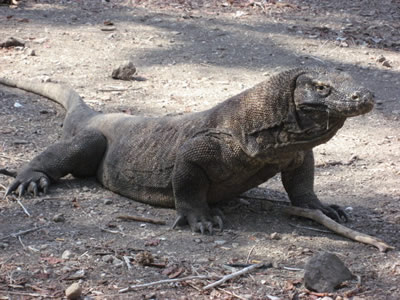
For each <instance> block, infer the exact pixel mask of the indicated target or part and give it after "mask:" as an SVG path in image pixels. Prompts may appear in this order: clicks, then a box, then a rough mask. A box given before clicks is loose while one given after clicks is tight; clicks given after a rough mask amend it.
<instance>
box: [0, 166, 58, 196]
mask: <svg viewBox="0 0 400 300" xmlns="http://www.w3.org/2000/svg"><path fill="white" fill-rule="evenodd" d="M49 185H50V179H49V177H48V176H46V174H44V173H42V172H37V171H34V170H32V169H29V168H28V169H25V170H23V171H22V172H20V173H18V174H17V176H16V178H15V180H14V181H13V182H12V183H11V184H10V186H9V187H8V189H7V191H6V194H5V196H8V195H10V194H11V193H12V192H15V193H16V194H17V195H18V196H19V197H21V196H23V195H24V194H25V193H26V192H28V193H32V194H33V196H35V197H36V196H37V195H38V194H39V191H42V192H43V194H46V193H47V189H48V187H49Z"/></svg>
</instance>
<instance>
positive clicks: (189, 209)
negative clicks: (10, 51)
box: [0, 68, 374, 233]
mask: <svg viewBox="0 0 400 300" xmlns="http://www.w3.org/2000/svg"><path fill="white" fill-rule="evenodd" d="M0 83H3V84H6V85H9V86H14V87H18V88H22V89H25V90H28V91H31V92H34V93H37V94H40V95H43V96H46V97H48V98H50V99H52V100H53V101H56V102H58V103H60V104H61V105H63V106H64V108H66V109H67V115H66V118H65V120H64V137H63V139H62V140H61V141H60V142H58V143H56V144H54V145H52V146H50V147H49V148H47V149H46V150H45V151H44V152H42V153H41V154H39V155H38V156H37V157H35V158H34V159H33V160H32V161H31V162H30V163H28V164H27V165H26V166H25V167H23V168H22V169H21V170H20V171H19V172H18V175H17V177H16V179H15V180H14V182H12V183H11V184H10V186H9V188H8V190H7V192H6V194H7V195H8V194H10V193H12V192H16V193H17V194H19V195H20V196H22V195H24V194H25V193H26V192H27V191H28V192H31V193H33V194H35V195H37V194H38V192H40V191H43V192H46V191H47V189H48V187H49V185H50V184H51V183H52V182H53V181H56V180H58V179H59V178H61V177H63V176H65V175H67V174H73V175H74V176H78V177H84V176H94V175H96V176H97V179H98V180H99V181H100V182H101V183H102V184H103V185H104V186H105V187H106V188H108V189H110V190H112V191H114V192H116V193H119V194H121V195H124V196H127V197H129V198H132V199H134V200H137V201H141V202H144V203H148V204H151V205H158V206H164V207H175V208H176V210H177V218H176V221H175V222H174V225H173V227H175V226H176V225H180V224H183V223H185V222H187V223H189V225H190V227H191V229H192V230H193V231H200V232H202V233H204V232H207V231H208V232H210V233H212V232H213V226H214V225H217V226H218V227H219V228H220V229H222V225H223V222H222V218H221V215H220V213H219V211H218V210H215V209H211V208H210V205H212V204H215V203H217V202H220V201H224V200H227V199H230V198H232V197H235V196H238V195H240V194H241V193H243V192H245V191H247V190H249V189H251V188H253V187H256V186H258V185H259V184H261V183H263V182H265V181H267V180H268V179H269V178H271V177H273V176H274V175H276V174H277V173H281V174H282V181H283V185H284V187H285V189H286V191H287V193H288V195H289V199H290V201H291V202H292V204H293V205H296V206H300V207H307V208H313V209H320V210H321V211H323V212H324V213H325V214H326V215H328V216H329V217H331V218H333V219H336V220H346V219H347V217H346V214H345V213H344V212H343V210H341V209H340V208H339V207H338V206H334V205H333V206H328V205H325V204H323V203H321V202H320V201H319V199H318V197H317V196H316V195H315V193H314V188H313V185H314V158H313V153H312V148H313V147H315V146H317V145H319V144H321V143H325V142H327V141H328V140H329V139H330V138H332V137H333V136H334V134H335V133H336V132H337V130H339V129H340V128H341V127H342V125H343V123H344V121H345V120H346V118H348V117H353V116H357V115H361V114H364V113H367V112H369V111H370V110H371V109H372V107H373V104H374V100H373V95H372V94H371V93H370V92H369V91H368V90H366V89H364V88H362V87H359V86H358V85H357V84H356V83H354V81H353V80H352V79H351V77H350V76H348V75H346V74H344V73H340V72H335V71H329V70H325V69H307V68H300V69H292V70H288V71H285V72H282V73H280V74H278V75H275V76H272V77H271V78H270V79H268V80H266V81H264V82H262V83H260V84H258V85H256V86H255V87H253V88H251V89H249V90H246V91H244V92H242V93H241V94H239V95H237V96H235V97H232V98H230V99H228V100H226V101H224V102H222V103H220V104H219V105H217V106H215V107H214V108H211V109H209V110H206V111H203V112H199V113H193V114H187V115H183V116H175V117H160V118H143V117H137V116H129V115H125V114H100V113H96V112H94V111H93V110H91V109H90V108H89V107H88V106H87V105H86V104H85V103H84V102H83V101H82V99H81V98H80V97H79V95H78V94H76V93H75V92H74V91H73V90H71V89H70V88H67V87H64V86H61V85H57V84H53V83H31V82H25V81H13V80H10V79H0Z"/></svg>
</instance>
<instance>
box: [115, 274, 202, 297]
mask: <svg viewBox="0 0 400 300" xmlns="http://www.w3.org/2000/svg"><path fill="white" fill-rule="evenodd" d="M209 278H210V276H207V275H196V276H187V277H182V278H175V279H165V280H159V281H154V282H149V283H144V284H136V285H131V286H129V287H127V288H123V289H120V290H119V291H118V292H119V293H126V292H129V291H131V290H134V289H137V288H142V287H148V286H153V285H158V284H163V283H172V282H180V281H186V280H193V279H209Z"/></svg>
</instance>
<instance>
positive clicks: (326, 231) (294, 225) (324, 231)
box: [289, 223, 332, 233]
mask: <svg viewBox="0 0 400 300" xmlns="http://www.w3.org/2000/svg"><path fill="white" fill-rule="evenodd" d="M289 225H290V226H293V227H296V228H301V229H307V230H312V231H317V232H323V233H332V231H329V230H323V229H318V228H313V227H308V226H300V225H296V224H292V223H289Z"/></svg>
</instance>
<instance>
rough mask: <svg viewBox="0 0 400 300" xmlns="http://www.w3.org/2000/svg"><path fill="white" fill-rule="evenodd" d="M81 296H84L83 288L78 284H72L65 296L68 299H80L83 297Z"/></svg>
mask: <svg viewBox="0 0 400 300" xmlns="http://www.w3.org/2000/svg"><path fill="white" fill-rule="evenodd" d="M81 294H82V287H81V286H80V285H79V283H77V282H75V283H73V284H71V285H70V286H69V287H68V288H67V289H66V290H65V296H66V297H67V299H79V298H80V297H81Z"/></svg>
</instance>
